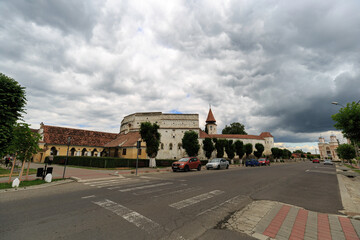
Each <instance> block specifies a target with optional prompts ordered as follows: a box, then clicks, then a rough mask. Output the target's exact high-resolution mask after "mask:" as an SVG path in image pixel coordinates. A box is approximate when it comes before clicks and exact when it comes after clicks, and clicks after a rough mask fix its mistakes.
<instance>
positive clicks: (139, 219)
mask: <svg viewBox="0 0 360 240" xmlns="http://www.w3.org/2000/svg"><path fill="white" fill-rule="evenodd" d="M93 203H95V204H96V205H99V206H100V207H103V208H105V209H107V210H109V211H111V212H113V213H115V214H116V215H118V216H120V217H122V218H123V219H125V220H126V221H128V222H130V223H132V224H134V225H135V226H137V227H138V228H140V229H142V230H144V231H146V232H147V233H149V234H151V235H155V236H156V235H157V234H164V233H166V232H168V233H169V231H168V230H166V229H164V228H163V227H161V226H160V224H158V223H156V222H154V221H153V220H151V219H150V218H147V217H145V216H143V215H141V214H140V213H138V212H135V211H133V210H131V209H129V208H127V207H125V206H122V205H120V204H118V203H115V202H113V201H111V200H108V199H104V200H102V201H98V202H93ZM171 234H172V236H173V237H175V238H174V239H184V238H183V237H182V236H180V235H178V234H176V233H174V232H173V233H171ZM172 239H173V238H172Z"/></svg>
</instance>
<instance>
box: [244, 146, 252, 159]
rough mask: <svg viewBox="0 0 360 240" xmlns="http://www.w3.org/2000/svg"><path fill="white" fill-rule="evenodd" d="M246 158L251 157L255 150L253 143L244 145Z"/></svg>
mask: <svg viewBox="0 0 360 240" xmlns="http://www.w3.org/2000/svg"><path fill="white" fill-rule="evenodd" d="M244 149H245V154H246V158H249V156H250V154H251V153H252V152H253V145H252V144H251V143H247V144H245V146H244Z"/></svg>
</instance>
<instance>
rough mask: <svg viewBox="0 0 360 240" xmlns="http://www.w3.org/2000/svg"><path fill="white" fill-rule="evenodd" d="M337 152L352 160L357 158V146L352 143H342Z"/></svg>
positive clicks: (342, 157) (342, 156) (341, 156)
mask: <svg viewBox="0 0 360 240" xmlns="http://www.w3.org/2000/svg"><path fill="white" fill-rule="evenodd" d="M336 152H337V154H338V155H339V157H340V158H341V159H345V160H348V161H349V160H351V159H353V158H355V156H356V154H355V148H354V146H352V145H350V144H340V145H339V146H338V147H337V149H336Z"/></svg>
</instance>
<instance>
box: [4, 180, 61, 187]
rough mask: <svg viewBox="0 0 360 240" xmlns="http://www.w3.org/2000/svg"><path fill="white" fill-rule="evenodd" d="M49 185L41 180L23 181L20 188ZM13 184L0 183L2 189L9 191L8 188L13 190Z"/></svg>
mask: <svg viewBox="0 0 360 240" xmlns="http://www.w3.org/2000/svg"><path fill="white" fill-rule="evenodd" d="M60 180H63V179H53V180H52V181H53V182H55V181H60ZM44 183H47V182H45V180H41V179H36V180H32V181H21V182H20V185H19V188H21V187H29V186H35V185H40V184H44ZM11 184H12V183H0V189H7V188H12V187H11Z"/></svg>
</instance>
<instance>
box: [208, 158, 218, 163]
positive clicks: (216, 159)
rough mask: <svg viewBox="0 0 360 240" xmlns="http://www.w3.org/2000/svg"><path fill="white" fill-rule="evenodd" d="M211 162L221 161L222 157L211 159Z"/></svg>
mask: <svg viewBox="0 0 360 240" xmlns="http://www.w3.org/2000/svg"><path fill="white" fill-rule="evenodd" d="M210 162H212V163H214V162H220V158H214V159H211V160H210Z"/></svg>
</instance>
